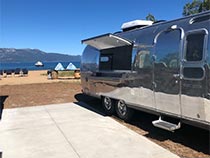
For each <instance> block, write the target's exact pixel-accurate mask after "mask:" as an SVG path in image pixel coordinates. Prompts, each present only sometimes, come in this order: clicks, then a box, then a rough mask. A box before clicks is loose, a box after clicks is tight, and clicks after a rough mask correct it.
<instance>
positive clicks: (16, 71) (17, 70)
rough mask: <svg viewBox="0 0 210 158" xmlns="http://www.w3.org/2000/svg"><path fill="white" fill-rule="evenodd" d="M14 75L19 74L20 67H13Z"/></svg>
mask: <svg viewBox="0 0 210 158" xmlns="http://www.w3.org/2000/svg"><path fill="white" fill-rule="evenodd" d="M14 75H18V76H19V75H20V68H17V69H15V71H14Z"/></svg>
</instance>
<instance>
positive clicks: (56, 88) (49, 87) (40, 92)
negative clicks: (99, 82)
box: [0, 82, 81, 108]
mask: <svg viewBox="0 0 210 158" xmlns="http://www.w3.org/2000/svg"><path fill="white" fill-rule="evenodd" d="M77 93H81V85H80V82H75V83H70V82H56V83H38V84H25V85H4V86H0V96H8V98H7V99H6V101H5V102H4V107H5V108H16V107H26V106H37V105H45V104H55V103H66V102H75V101H76V99H75V97H74V95H75V94H77Z"/></svg>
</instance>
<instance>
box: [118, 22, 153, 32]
mask: <svg viewBox="0 0 210 158" xmlns="http://www.w3.org/2000/svg"><path fill="white" fill-rule="evenodd" d="M152 24H153V21H149V20H134V21H129V22H126V23H123V24H122V26H121V29H122V30H123V31H124V32H125V31H129V30H133V29H135V28H141V27H144V26H150V25H152Z"/></svg>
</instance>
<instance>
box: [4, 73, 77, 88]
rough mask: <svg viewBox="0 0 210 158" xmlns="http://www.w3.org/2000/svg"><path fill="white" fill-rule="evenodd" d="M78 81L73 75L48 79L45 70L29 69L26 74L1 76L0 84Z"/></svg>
mask: <svg viewBox="0 0 210 158" xmlns="http://www.w3.org/2000/svg"><path fill="white" fill-rule="evenodd" d="M62 81H65V82H80V80H78V79H74V77H73V76H72V77H68V78H65V77H60V78H58V79H48V77H47V70H38V71H37V70H35V71H29V72H28V75H27V76H22V77H20V76H15V75H14V74H12V75H9V76H6V77H5V76H1V79H0V86H2V85H23V84H34V83H55V82H62Z"/></svg>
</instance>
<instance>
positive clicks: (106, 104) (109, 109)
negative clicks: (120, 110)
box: [102, 97, 115, 116]
mask: <svg viewBox="0 0 210 158" xmlns="http://www.w3.org/2000/svg"><path fill="white" fill-rule="evenodd" d="M102 105H103V108H104V111H105V113H106V115H108V116H111V115H113V114H114V112H115V105H114V101H113V100H112V99H111V98H109V97H102Z"/></svg>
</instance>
